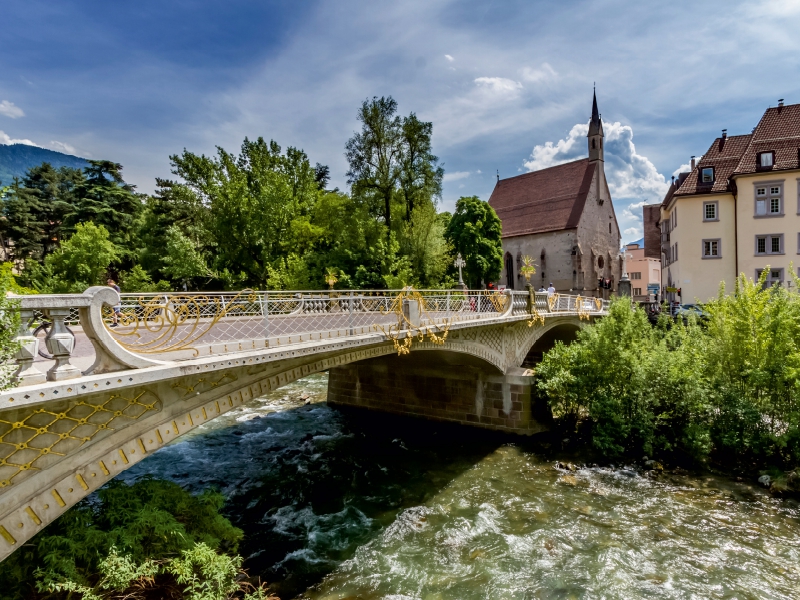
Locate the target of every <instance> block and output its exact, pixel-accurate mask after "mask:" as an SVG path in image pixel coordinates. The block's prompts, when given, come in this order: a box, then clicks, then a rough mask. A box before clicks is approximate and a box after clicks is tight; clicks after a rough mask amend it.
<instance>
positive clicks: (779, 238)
mask: <svg viewBox="0 0 800 600" xmlns="http://www.w3.org/2000/svg"><path fill="white" fill-rule="evenodd" d="M768 254H783V234H782V233H774V234H772V235H757V236H756V256H766V255H768Z"/></svg>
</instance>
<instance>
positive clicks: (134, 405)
mask: <svg viewBox="0 0 800 600" xmlns="http://www.w3.org/2000/svg"><path fill="white" fill-rule="evenodd" d="M159 410H161V401H160V400H159V399H158V398H157V397H156V396H155V394H153V393H151V392H139V393H138V394H136V395H133V396H124V395H121V394H112V395H111V396H109V397H108V398H107V399H105V400H102V399H99V400H98V401H97V403H95V402H93V401H88V400H79V401H77V402H67V403H66V404H63V405H62V409H61V410H49V409H47V408H34V409H32V410H27V411H23V412H21V413H19V412H18V411H8V412H7V413H2V414H0V488H3V487H8V486H10V485H11V484H12V483H13V482H14V481H13V480H14V478H15V477H17V476H18V475H19V474H20V473H23V472H25V471H29V470H37V469H40V468H43V467H45V466H48V465H45V464H43V463H44V462H50V461H45V458H46V457H49V456H55V457H63V456H66V455H67V454H68V453H70V452H72V451H73V450H75V449H76V448H78V447H80V446H82V445H83V444H85V443H86V442H89V441H91V440H92V438H94V437H95V436H96V435H97V434H98V433H100V432H101V431H103V430H106V429H117V427H118V425H122V424H123V422H126V421H135V420H137V419H140V418H142V417H143V416H144V415H146V414H148V413H153V412H157V411H159ZM9 413H11V414H14V413H16V414H15V415H14V416H15V417H16V418H14V417H10V418H3V417H6V416H9Z"/></svg>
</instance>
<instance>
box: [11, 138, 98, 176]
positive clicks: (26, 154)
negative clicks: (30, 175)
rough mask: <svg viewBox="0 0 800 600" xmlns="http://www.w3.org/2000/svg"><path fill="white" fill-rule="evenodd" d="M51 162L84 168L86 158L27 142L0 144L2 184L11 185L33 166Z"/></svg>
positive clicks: (61, 165) (62, 165) (55, 165)
mask: <svg viewBox="0 0 800 600" xmlns="http://www.w3.org/2000/svg"><path fill="white" fill-rule="evenodd" d="M43 162H49V163H50V164H51V165H53V166H54V167H72V168H73V169H82V168H84V167H86V166H88V164H89V163H88V162H86V160H85V159H83V158H80V157H78V156H72V155H70V154H64V153H63V152H56V151H55V150H47V149H46V148H38V147H36V146H28V145H26V144H8V145H7V144H0V185H4V186H5V185H9V184H10V183H11V182H12V181H13V180H14V177H19V178H22V177H23V176H24V175H25V173H26V172H27V171H28V169H30V168H31V167H36V166H38V165H40V164H42V163H43Z"/></svg>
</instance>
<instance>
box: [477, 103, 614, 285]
mask: <svg viewBox="0 0 800 600" xmlns="http://www.w3.org/2000/svg"><path fill="white" fill-rule="evenodd" d="M587 138H588V150H589V157H588V158H582V159H580V160H575V161H572V162H568V163H564V164H561V165H557V166H555V167H550V168H547V169H542V170H540V171H533V172H531V173H525V174H524V175H518V176H516V177H509V178H508V179H499V180H498V181H497V184H496V185H495V188H494V191H493V192H492V196H491V198H490V199H489V205H490V206H491V207H492V208H493V209H494V210H495V212H496V213H497V215H498V216H499V217H500V220H501V221H502V223H503V234H502V237H503V257H504V258H503V272H502V273H501V275H500V280H499V284H500V285H503V284H505V285H506V286H507V287H508V288H509V289H516V290H520V289H524V287H525V284H526V283H527V281H526V280H525V277H524V276H523V275H522V273H521V272H520V269H521V268H522V266H523V264H522V263H523V257H526V256H529V257H531V258H532V259H533V261H534V266H535V268H536V274H534V275H533V276H532V277H531V278H530V283H531V284H532V285H533V286H534V288H535V289H539V288H540V287H544V288H545V289H546V288H547V287H548V286H549V284H550V283H552V284H553V286H554V287H555V289H556V291H557V292H559V293H564V294H567V293H570V294H581V295H587V296H599V297H606V298H607V297H608V296H609V294H610V293H611V292H613V291H614V290H615V289H616V285H617V282H619V279H620V275H621V272H622V262H621V258H620V233H619V225H618V224H617V217H616V214H615V213H614V206H613V204H612V202H611V194H610V193H609V191H608V183H607V182H606V175H605V170H604V161H603V140H604V135H603V123H602V121H601V120H600V113H599V112H598V110H597V95H596V94H595V96H594V99H593V103H592V120H591V122H590V124H589V134H588V136H587Z"/></svg>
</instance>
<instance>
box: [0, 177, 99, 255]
mask: <svg viewBox="0 0 800 600" xmlns="http://www.w3.org/2000/svg"><path fill="white" fill-rule="evenodd" d="M83 181H84V176H83V174H82V173H81V171H80V170H78V169H71V168H69V167H61V168H60V169H55V168H53V167H52V166H51V165H50V164H49V163H42V164H41V165H39V166H38V167H34V168H32V169H30V170H29V171H28V173H27V174H26V175H25V177H23V178H22V180H15V181H14V182H13V185H12V186H10V188H8V191H7V194H6V195H7V197H6V198H5V201H4V202H3V209H2V213H3V217H4V218H3V219H2V220H0V225H1V226H2V230H3V236H4V237H6V238H7V239H10V240H13V242H14V244H13V256H14V259H15V260H18V261H23V260H26V259H31V258H35V259H37V260H41V261H43V260H44V259H45V258H46V257H47V255H48V254H50V253H52V252H53V251H55V250H56V249H57V248H58V247H59V245H60V244H61V241H62V239H63V238H64V237H65V235H68V231H69V230H68V228H67V227H65V220H66V219H67V217H68V216H69V215H70V214H72V212H74V210H75V202H76V190H77V188H78V187H80V186H81V185H82V183H83Z"/></svg>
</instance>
